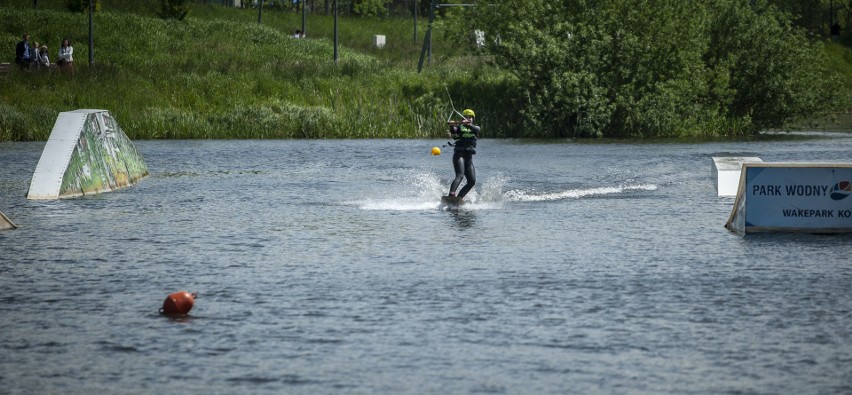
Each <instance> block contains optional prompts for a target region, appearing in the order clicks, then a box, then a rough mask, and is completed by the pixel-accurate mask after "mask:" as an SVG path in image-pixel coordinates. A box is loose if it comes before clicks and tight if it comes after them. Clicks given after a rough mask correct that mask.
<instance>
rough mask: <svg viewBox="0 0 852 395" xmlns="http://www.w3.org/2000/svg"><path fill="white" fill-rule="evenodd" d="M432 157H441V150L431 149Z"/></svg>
mask: <svg viewBox="0 0 852 395" xmlns="http://www.w3.org/2000/svg"><path fill="white" fill-rule="evenodd" d="M432 155H441V149H440V148H438V147H432Z"/></svg>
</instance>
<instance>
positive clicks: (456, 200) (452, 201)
mask: <svg viewBox="0 0 852 395" xmlns="http://www.w3.org/2000/svg"><path fill="white" fill-rule="evenodd" d="M463 204H464V200H462V198H460V197H457V196H441V206H440V208H441V209H448V210H458V208H459V206H461V205H463Z"/></svg>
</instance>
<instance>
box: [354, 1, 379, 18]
mask: <svg viewBox="0 0 852 395" xmlns="http://www.w3.org/2000/svg"><path fill="white" fill-rule="evenodd" d="M352 8H353V11H354V12H355V13H356V14H358V15H362V16H380V15H385V14H386V13H387V8H385V1H384V0H357V1H356V2H355V4H354V5H353V7H352Z"/></svg>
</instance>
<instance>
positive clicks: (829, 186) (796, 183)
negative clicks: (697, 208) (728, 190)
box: [726, 163, 852, 233]
mask: <svg viewBox="0 0 852 395" xmlns="http://www.w3.org/2000/svg"><path fill="white" fill-rule="evenodd" d="M850 195H852V163H851V164H808V163H747V164H744V165H743V171H742V175H741V179H740V187H739V191H738V192H737V200H736V203H735V204H734V210H733V212H732V213H731V218H730V219H729V220H728V224H727V225H726V226H727V227H728V228H729V229H731V230H733V231H735V232H737V233H748V232H761V231H795V232H813V233H840V232H852V196H850Z"/></svg>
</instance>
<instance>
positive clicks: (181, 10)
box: [157, 0, 189, 21]
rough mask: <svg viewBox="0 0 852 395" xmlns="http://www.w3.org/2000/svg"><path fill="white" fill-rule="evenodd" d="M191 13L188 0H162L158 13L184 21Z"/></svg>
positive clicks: (161, 15) (161, 16)
mask: <svg viewBox="0 0 852 395" xmlns="http://www.w3.org/2000/svg"><path fill="white" fill-rule="evenodd" d="M188 13H189V4H188V3H187V0H160V12H158V13H157V15H158V16H159V17H160V18H163V19H177V20H179V21H182V20H183V18H186V14H188Z"/></svg>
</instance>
